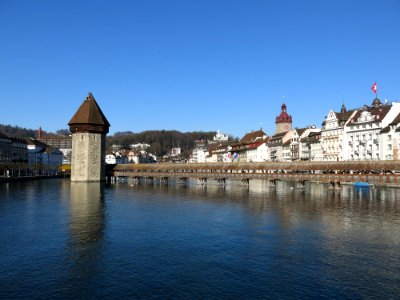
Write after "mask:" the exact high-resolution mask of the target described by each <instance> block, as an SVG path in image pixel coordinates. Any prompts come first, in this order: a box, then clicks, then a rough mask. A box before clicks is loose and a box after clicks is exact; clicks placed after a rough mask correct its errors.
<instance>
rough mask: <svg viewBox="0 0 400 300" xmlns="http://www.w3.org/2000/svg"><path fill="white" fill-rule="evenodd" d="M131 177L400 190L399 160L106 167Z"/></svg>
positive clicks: (115, 175)
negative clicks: (361, 184) (357, 184)
mask: <svg viewBox="0 0 400 300" xmlns="http://www.w3.org/2000/svg"><path fill="white" fill-rule="evenodd" d="M120 177H125V178H126V177H128V178H132V179H133V180H135V181H136V182H139V181H140V179H144V180H146V181H148V182H153V181H154V180H156V179H158V180H159V181H160V182H161V183H168V180H169V179H170V178H174V179H177V180H178V181H180V182H186V181H187V180H188V179H189V178H195V179H198V180H199V183H201V184H206V183H207V180H209V179H213V180H216V181H218V182H219V183H221V184H225V181H226V180H228V179H230V180H241V181H242V182H244V183H247V184H248V183H249V180H250V179H264V180H268V181H269V182H270V184H271V185H272V186H274V185H275V184H276V181H278V180H284V181H295V182H298V183H299V185H300V186H301V185H302V186H304V184H305V182H307V181H312V182H324V183H329V184H330V185H331V187H332V188H337V187H339V186H340V184H341V183H352V182H365V183H368V184H370V185H392V186H399V187H400V179H399V178H400V161H397V160H391V161H346V162H260V163H240V162H233V163H162V164H161V163H160V164H119V165H112V166H109V168H108V170H107V179H108V180H111V181H112V180H116V179H117V178H120Z"/></svg>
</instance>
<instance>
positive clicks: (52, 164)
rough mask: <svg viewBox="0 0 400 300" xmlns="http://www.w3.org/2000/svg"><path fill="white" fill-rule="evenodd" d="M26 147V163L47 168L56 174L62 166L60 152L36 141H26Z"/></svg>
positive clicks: (30, 139)
mask: <svg viewBox="0 0 400 300" xmlns="http://www.w3.org/2000/svg"><path fill="white" fill-rule="evenodd" d="M26 142H27V145H28V163H29V164H30V165H40V166H43V167H48V168H49V170H52V171H54V172H56V171H57V170H58V168H59V167H60V166H61V164H62V157H63V154H62V152H61V151H60V150H59V149H57V148H54V147H51V146H49V145H47V144H45V143H43V142H41V141H39V140H36V139H32V138H29V139H26Z"/></svg>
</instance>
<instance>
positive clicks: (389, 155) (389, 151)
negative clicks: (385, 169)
mask: <svg viewBox="0 0 400 300" xmlns="http://www.w3.org/2000/svg"><path fill="white" fill-rule="evenodd" d="M379 145H380V152H381V159H385V160H392V159H396V160H397V159H399V158H400V157H399V149H400V114H398V115H397V116H396V118H394V120H393V121H392V122H391V123H390V124H389V125H388V126H386V127H385V128H383V129H382V130H381V131H380V133H379Z"/></svg>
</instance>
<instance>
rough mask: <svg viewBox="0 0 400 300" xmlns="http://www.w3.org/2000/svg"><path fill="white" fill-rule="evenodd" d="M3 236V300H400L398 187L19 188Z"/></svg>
mask: <svg viewBox="0 0 400 300" xmlns="http://www.w3.org/2000/svg"><path fill="white" fill-rule="evenodd" d="M397 199H398V200H397ZM0 230H1V231H0V298H1V299H28V298H29V299H43V298H52V299H54V298H68V299H74V298H85V299H104V298H131V299H277V298H279V299H281V298H286V299H295V298H353V299H361V298H383V299H389V298H399V297H400V296H399V295H400V189H393V188H371V189H356V188H354V187H352V186H343V187H342V190H341V191H340V192H337V191H336V192H335V191H331V190H329V189H328V187H327V186H325V185H322V184H310V185H307V186H306V188H305V189H298V188H296V186H295V185H294V184H291V183H278V185H277V187H276V189H275V190H272V189H269V188H268V185H267V183H265V182H262V181H253V182H251V183H250V188H246V187H242V186H240V182H229V183H228V185H227V186H226V187H225V188H224V187H221V186H217V185H212V184H210V185H208V186H207V187H202V186H197V185H196V184H192V183H191V184H190V185H189V186H181V185H173V184H172V185H170V186H168V187H166V186H160V185H154V186H151V185H131V184H130V183H116V184H113V185H109V186H106V185H103V184H100V183H90V184H87V183H71V182H70V181H69V180H68V179H53V180H42V181H32V182H24V183H10V184H1V185H0Z"/></svg>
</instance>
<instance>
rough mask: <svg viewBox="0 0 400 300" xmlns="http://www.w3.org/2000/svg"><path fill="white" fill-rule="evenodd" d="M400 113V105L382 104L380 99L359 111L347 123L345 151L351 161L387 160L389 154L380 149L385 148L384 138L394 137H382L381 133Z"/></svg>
mask: <svg viewBox="0 0 400 300" xmlns="http://www.w3.org/2000/svg"><path fill="white" fill-rule="evenodd" d="M399 113H400V103H392V104H391V105H390V104H382V103H381V101H380V100H379V99H378V98H375V99H374V101H373V102H372V105H371V106H367V105H364V107H363V108H362V109H360V110H358V111H357V113H356V114H355V115H354V116H353V117H352V118H351V119H350V121H349V122H348V123H347V124H348V127H349V129H348V131H347V133H346V134H347V140H348V147H346V148H347V149H344V150H346V152H347V157H348V158H349V159H350V160H370V159H385V156H387V155H388V154H387V152H386V150H385V151H384V149H383V148H382V147H380V145H382V146H383V141H382V138H384V136H386V138H390V139H391V140H392V136H391V135H382V136H380V133H381V131H382V129H384V128H385V127H386V126H388V125H389V124H390V123H391V122H392V121H393V120H394V119H395V118H396V117H397V115H398V114H399ZM386 144H387V143H386ZM387 145H388V144H387ZM391 145H392V143H391Z"/></svg>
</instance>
